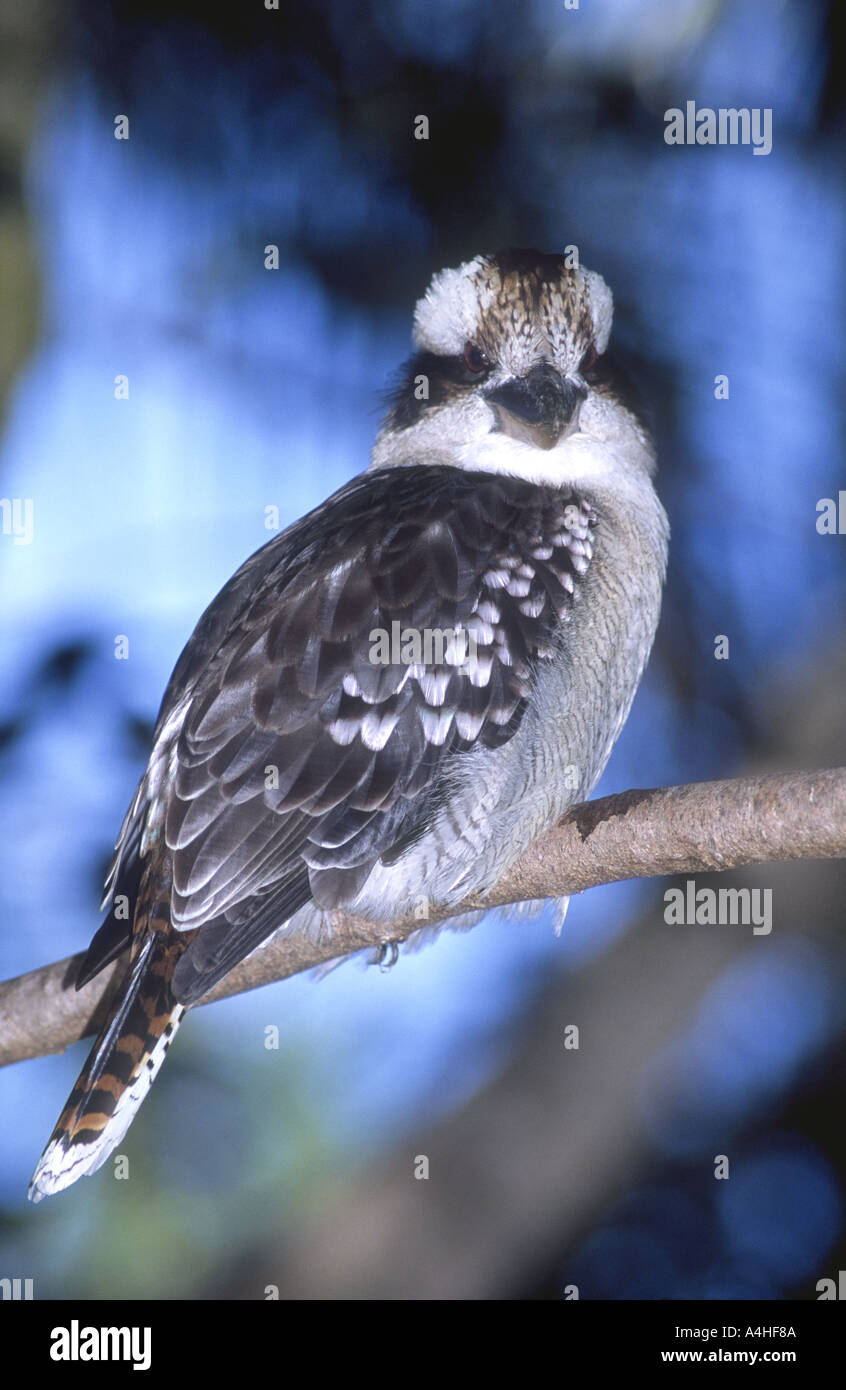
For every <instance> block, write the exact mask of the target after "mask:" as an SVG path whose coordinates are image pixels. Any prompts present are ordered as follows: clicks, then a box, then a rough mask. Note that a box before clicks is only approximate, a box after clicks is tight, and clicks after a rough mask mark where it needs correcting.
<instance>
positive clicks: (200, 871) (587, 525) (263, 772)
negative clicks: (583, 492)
mask: <svg viewBox="0 0 846 1390" xmlns="http://www.w3.org/2000/svg"><path fill="white" fill-rule="evenodd" d="M595 524H596V518H595V516H594V514H593V513H592V512H591V510H590V508H589V507H588V506H586V505H585V504H584V503H582V502H581V501H580V500H579V499H578V498H576V497H574V496H567V495H565V494H562V493H561V492H560V491H557V490H555V489H552V488H549V489H547V488H539V487H536V486H534V485H531V484H528V483H526V482H524V481H522V480H519V479H515V478H506V477H502V476H499V475H488V474H481V473H475V474H474V473H471V472H466V471H463V470H459V469H454V468H447V467H433V466H419V465H412V466H408V467H404V468H392V469H384V470H379V471H375V472H370V473H365V474H362V475H361V476H360V477H358V478H356V479H354V480H353V481H352V482H351V483H349V484H348V485H347V486H346V487H344V488H342V489H341V490H340V491H339V492H338V493H336V494H335V495H334V496H333V497H331V498H330V499H329V500H328V501H327V502H325V503H324V504H323V505H322V506H321V507H319V508H318V509H317V510H316V511H314V512H312V513H310V514H309V515H308V516H306V517H304V518H303V519H302V520H301V521H299V522H297V523H295V524H294V525H293V526H291V527H290V528H289V529H288V530H287V531H285V532H284V533H283V534H281V535H280V536H278V537H276V538H275V539H274V540H272V541H271V542H270V543H269V544H268V545H267V546H265V547H264V548H263V549H262V550H261V551H259V552H257V554H256V555H254V556H253V557H251V559H250V560H248V561H247V563H246V565H244V566H243V567H242V568H241V570H239V571H238V573H237V574H236V575H235V576H233V578H232V580H230V582H229V584H227V585H226V587H225V588H224V589H223V590H222V592H221V593H220V595H219V596H218V597H217V599H215V601H214V602H213V603H212V605H211V606H210V608H209V609H208V610H207V611H206V613H205V614H204V615H203V618H202V619H201V620H200V623H199V624H198V626H197V629H196V631H195V632H194V634H193V636H192V637H191V639H190V641H189V642H188V645H187V646H186V648H185V651H184V652H183V654H182V656H181V658H180V660H179V662H178V664H177V667H176V669H175V671H174V674H173V676H172V678H171V681H170V684H169V686H168V689H167V691H166V693H165V697H164V700H163V702H162V709H161V713H160V716H159V723H158V726H157V729H158V736H157V742H156V745H155V747H154V751H153V755H152V757H151V760H150V767H149V769H148V773H147V776H146V780H145V781H144V782H142V785H141V787H140V788H139V793H138V795H137V796H136V803H135V804H134V807H131V808H130V814H129V815H128V817H127V820H126V822H125V823H124V827H123V830H122V833H121V839H120V840H119V842H118V847H117V853H116V860H117V868H116V869H115V871H114V873H113V876H112V890H111V891H112V892H113V893H114V892H116V891H117V890H119V888H120V886H121V883H122V882H124V881H126V882H131V881H132V877H133V874H134V875H135V876H136V877H137V872H138V870H137V863H136V860H137V857H138V856H139V854H140V855H142V856H143V855H144V854H145V853H146V851H147V849H148V848H149V846H150V845H152V844H153V843H155V842H156V841H157V839H158V840H159V841H161V837H162V836H163V839H164V843H165V844H166V845H167V847H168V849H169V850H170V852H171V854H172V860H173V895H172V921H173V925H174V926H175V927H177V928H179V929H181V930H189V929H194V928H199V931H198V934H197V937H196V938H195V940H194V941H193V942H192V944H191V946H190V947H189V949H188V950H187V951H186V952H185V954H184V956H183V957H182V959H181V961H180V963H179V967H178V972H177V977H176V980H175V984H176V987H177V997H178V998H180V999H181V1000H182V1001H183V1002H186V1003H188V1002H191V1001H192V1000H194V999H196V998H198V997H199V996H200V995H201V994H203V993H204V992H205V991H206V990H207V989H209V988H210V987H211V985H212V984H213V983H215V982H216V981H217V980H218V979H220V978H221V977H222V976H223V975H224V974H225V973H226V972H227V971H228V970H230V969H231V968H232V966H233V965H234V964H236V963H237V961H238V960H240V959H242V958H243V957H244V956H245V955H247V954H248V953H249V951H251V950H253V949H254V948H255V946H257V945H258V944H259V943H260V942H261V941H262V940H263V939H264V938H265V937H266V936H268V935H269V934H270V933H271V932H272V931H273V930H274V929H275V928H276V927H278V926H279V925H280V924H281V923H283V922H284V921H286V920H287V918H289V917H290V916H291V915H293V913H294V912H295V911H296V910H297V909H298V908H299V907H300V906H302V905H303V904H304V903H306V902H308V901H309V900H310V899H312V900H314V901H315V902H316V903H317V904H318V905H319V906H320V907H325V908H331V907H337V906H342V905H343V904H345V903H348V902H350V901H351V900H352V899H353V898H354V897H355V896H356V894H357V893H358V891H359V889H360V887H361V886H362V884H363V883H364V881H365V879H366V878H367V876H368V874H369V873H370V871H371V869H372V867H373V865H374V864H375V863H376V862H377V861H379V860H380V859H381V860H382V861H383V862H390V860H391V858H392V857H393V858H396V857H397V856H398V855H399V854H400V853H401V852H402V850H403V849H404V848H405V847H406V846H407V845H408V844H410V843H411V842H412V841H413V839H415V838H416V837H417V836H419V835H421V834H422V833H424V832H425V830H426V828H427V827H428V826H429V825H430V824H431V822H432V819H433V817H434V815H435V814H436V812H437V808H438V805H439V797H442V795H443V772H444V769H445V766H446V764H447V762H448V760H449V759H450V758H451V756H452V755H453V754H462V753H467V752H468V751H470V750H472V749H474V748H477V747H487V748H491V747H496V746H498V745H500V744H502V743H503V742H505V741H507V740H508V739H509V738H511V737H512V736H513V734H514V733H515V731H516V729H517V728H518V727H519V724H520V721H521V718H522V715H523V711H524V707H525V702H526V698H527V696H528V694H529V691H530V687H531V682H532V679H533V675H534V672H535V669H536V667H537V665H538V663H543V662H544V661H547V660H549V659H550V658H551V657H552V656H553V654H554V651H555V646H556V632H557V629H558V627H559V625H560V623H561V622H562V621H566V620H567V616H568V614H569V612H570V609H571V607H572V603H573V598H574V592H575V590H576V588H577V586H578V583H579V580H580V578H581V576H582V575H583V574H584V573H585V572H586V570H587V567H588V564H589V561H590V557H591V554H592V530H593V527H594V525H595ZM396 624H398V625H399V626H398V627H397V626H395V625H396ZM377 632H380V633H385V634H386V635H387V636H386V640H387V645H388V648H389V649H388V650H387V651H386V650H385V649H384V648H382V649H381V651H380V649H378V647H377V645H376V643H377V639H376V638H375V636H374V634H375V633H377ZM427 632H429V633H430V634H431V633H433V632H440V633H444V632H447V633H448V632H453V633H456V632H457V633H464V634H466V637H467V642H468V647H469V650H468V651H467V652H465V653H462V651H461V650H460V642H461V640H462V639H461V638H459V639H458V642H457V643H456V644H455V645H454V646H453V648H452V649H450V647H449V642H448V640H447V646H446V650H445V651H444V652H443V654H441V653H440V652H439V650H438V648H437V646H434V647H433V648H430V649H427V647H426V641H425V634H426V633H427ZM414 634H417V635H418V636H417V639H416V640H417V641H418V643H419V646H418V647H417V648H415V646H414V641H415V638H414ZM392 638H393V641H394V646H393V650H390V643H391V639H392ZM432 641H433V642H436V641H437V639H436V638H433V639H432ZM473 643H475V649H474V647H473ZM374 655H375V657H376V659H375V660H374ZM380 655H381V656H387V661H384V662H383V661H380V660H379V656H380ZM462 655H464V658H465V659H464V660H463V661H461V660H460V658H461V657H462ZM177 722H178V724H179V727H178V730H176V729H175V727H174V726H175V724H176V723H177ZM102 930H105V928H104V929H102ZM98 935H99V934H98ZM95 940H96V938H95ZM90 973H91V972H90V971H89V977H90Z"/></svg>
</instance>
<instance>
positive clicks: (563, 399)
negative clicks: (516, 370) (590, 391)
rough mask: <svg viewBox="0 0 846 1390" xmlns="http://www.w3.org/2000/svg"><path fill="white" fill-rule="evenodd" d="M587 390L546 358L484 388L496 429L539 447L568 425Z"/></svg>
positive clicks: (552, 441)
mask: <svg viewBox="0 0 846 1390" xmlns="http://www.w3.org/2000/svg"><path fill="white" fill-rule="evenodd" d="M586 395H587V392H586V391H585V389H584V387H582V386H576V385H575V384H574V383H573V382H572V381H568V380H567V379H566V378H565V377H562V376H561V373H560V372H557V371H556V370H555V368H554V367H553V366H552V365H551V364H550V363H547V362H541V363H538V365H537V366H536V367H532V369H531V371H529V372H527V373H526V375H525V376H522V377H514V378H513V379H512V380H511V381H504V382H503V383H502V385H501V386H495V387H494V388H493V389H492V390H491V391H486V392H485V399H486V400H487V401H488V402H489V403H490V404H491V405H492V406H493V407H494V412H495V414H496V417H497V424H496V429H498V430H501V431H502V433H503V434H508V435H510V436H511V437H512V438H513V439H522V440H523V441H524V442H525V443H526V444H534V445H535V446H536V447H537V448H540V449H551V448H553V446H554V445H555V444H557V443H558V440H559V439H560V438H561V435H562V434H563V433H564V430H565V429H566V427H567V426H568V425H570V424H571V423H573V422H574V421H575V419H577V418H578V408H579V406H580V405H581V403H582V401H583V400H584V398H585V396H586Z"/></svg>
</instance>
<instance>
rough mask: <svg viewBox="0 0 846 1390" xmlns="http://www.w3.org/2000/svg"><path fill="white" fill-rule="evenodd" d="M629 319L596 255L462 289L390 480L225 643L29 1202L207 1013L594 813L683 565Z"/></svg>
mask: <svg viewBox="0 0 846 1390" xmlns="http://www.w3.org/2000/svg"><path fill="white" fill-rule="evenodd" d="M612 317H613V299H612V294H611V291H610V289H609V288H608V286H607V284H606V282H605V280H604V279H603V278H602V276H601V275H599V274H598V273H597V272H594V271H590V270H587V269H586V268H585V267H583V266H582V265H580V264H578V263H574V259H573V255H572V248H568V250H567V253H566V254H564V253H561V254H557V253H551V254H550V253H541V252H537V251H532V250H527V249H520V248H508V249H506V250H503V251H499V252H496V253H493V254H480V255H476V256H474V257H473V258H472V259H470V260H468V261H465V262H464V263H463V264H461V265H459V266H458V267H456V268H452V269H445V270H441V271H439V272H438V273H436V274H435V275H434V276H433V278H432V279H431V282H430V284H429V286H428V288H427V289H426V291H425V293H424V294H423V295H422V297H421V298H420V299H419V300H418V302H417V304H416V307H415V311H414V322H413V340H414V350H413V354H412V356H411V357H410V359H409V360H408V361H407V362H406V364H405V366H404V367H402V368H401V369H400V371H399V374H398V377H397V379H396V380H395V382H394V385H393V389H392V390H391V391H390V394H389V396H388V399H387V403H386V404H387V410H386V414H385V416H384V419H383V421H382V423H381V426H380V428H379V430H378V433H377V436H376V439H375V443H374V446H373V450H372V454H371V459H370V462H369V465H368V466H367V467H366V468H365V469H364V470H363V471H362V472H361V473H359V474H357V475H356V476H354V477H353V478H352V479H351V481H349V482H347V483H346V484H345V485H344V486H342V487H341V488H340V489H339V490H338V491H336V492H335V493H334V494H333V495H332V496H330V497H329V498H328V499H327V500H326V501H324V502H323V503H322V504H321V505H320V506H318V507H317V508H316V509H315V510H313V511H311V512H309V513H308V514H307V515H306V516H304V517H302V518H301V519H299V520H297V521H295V522H294V523H293V524H292V525H290V526H289V527H288V528H287V529H286V530H284V531H282V532H280V533H279V534H278V535H277V536H275V537H274V538H273V539H272V540H270V541H269V542H268V543H267V544H266V545H264V546H263V547H262V548H261V549H260V550H258V551H257V552H256V553H255V554H253V555H252V556H251V557H250V558H249V559H247V560H246V562H245V563H244V564H243V565H242V566H241V568H240V569H239V570H237V572H236V573H235V574H234V575H233V577H232V578H231V579H230V580H229V581H228V583H227V584H225V585H224V587H223V589H222V590H221V591H220V593H219V594H218V595H217V597H216V598H215V599H214V600H213V601H212V603H211V604H210V606H209V607H208V608H207V609H206V611H205V613H204V614H203V615H202V617H201V618H200V620H199V622H198V624H197V626H196V628H195V630H194V632H193V634H192V636H191V637H190V639H189V641H188V643H187V645H186V646H185V648H184V650H183V652H182V654H181V656H180V657H179V660H178V661H177V664H176V666H175V668H174V671H173V674H172V676H171V678H170V681H169V683H168V685H167V688H166V690H165V693H164V697H163V699H162V704H161V708H160V712H159V715H158V721H157V723H156V726H155V730H154V734H153V743H152V751H151V753H150V758H149V761H148V763H147V766H146V769H145V771H144V773H143V775H142V777H141V780H140V782H139V784H138V787H137V790H136V791H135V794H134V796H133V798H132V801H131V803H130V806H129V809H128V811H127V813H126V816H125V819H124V821H123V825H122V827H121V829H120V832H119V835H118V837H117V841H116V846H115V851H114V857H113V859H112V862H111V865H110V868H109V871H108V874H107V877H106V885H105V895H104V899H103V904H102V910H103V911H104V912H105V913H106V916H105V920H104V921H103V924H102V926H101V927H100V929H99V930H98V931H97V932H96V934H95V936H94V938H93V940H92V942H91V945H90V947H89V949H88V952H87V954H86V956H85V957H84V960H83V961H82V964H81V966H80V970H79V975H78V980H77V988H81V987H82V985H83V984H85V983H87V982H88V981H89V980H91V979H93V978H94V976H95V975H96V974H97V973H98V972H99V971H100V970H102V969H103V967H104V966H105V965H107V964H108V963H110V962H111V961H113V960H114V959H116V958H117V957H118V956H119V955H120V954H121V953H122V952H124V951H125V950H126V949H127V948H129V959H128V966H127V971H126V976H125V979H124V981H123V984H122V987H121V989H120V991H119V993H118V995H117V997H116V1000H115V1002H114V1004H113V1006H112V1011H111V1015H110V1017H109V1018H108V1019H107V1021H106V1023H105V1025H104V1027H103V1029H102V1031H101V1033H100V1035H99V1036H98V1038H97V1040H96V1042H95V1044H94V1047H93V1049H92V1051H91V1054H90V1056H89V1058H88V1060H87V1062H86V1063H85V1066H84V1068H83V1070H82V1073H81V1075H80V1077H79V1079H78V1081H77V1082H76V1085H75V1087H74V1089H73V1091H72V1093H71V1095H70V1097H69V1099H68V1101H67V1104H66V1106H65V1109H64V1111H63V1112H62V1115H61V1117H60V1119H59V1121H58V1124H57V1125H56V1128H55V1130H54V1131H53V1134H52V1136H51V1138H50V1140H49V1142H48V1144H47V1147H46V1148H45V1150H44V1153H43V1155H42V1157H41V1159H40V1161H39V1163H38V1165H37V1167H36V1170H35V1173H34V1175H33V1178H32V1182H31V1185H30V1189H29V1196H30V1198H31V1199H33V1200H35V1201H38V1200H40V1199H41V1198H42V1197H44V1196H46V1195H48V1194H52V1193H55V1192H58V1191H61V1190H62V1189H64V1188H66V1187H68V1186H70V1185H71V1184H72V1183H74V1182H75V1181H76V1180H77V1179H78V1178H79V1177H81V1176H83V1175H90V1174H93V1173H94V1172H96V1171H97V1170H98V1169H99V1168H100V1167H101V1166H102V1165H103V1164H104V1163H105V1161H106V1159H107V1158H108V1156H109V1155H110V1154H111V1153H112V1152H113V1151H114V1149H115V1148H116V1146H117V1145H118V1144H119V1143H120V1142H121V1141H122V1139H123V1138H124V1136H125V1134H126V1132H127V1130H128V1128H129V1125H130V1124H131V1122H132V1120H133V1118H134V1116H135V1114H136V1112H137V1110H138V1108H139V1106H140V1104H141V1103H142V1101H143V1099H144V1098H145V1096H146V1095H147V1093H148V1092H149V1089H150V1086H151V1085H152V1083H153V1081H154V1079H155V1077H156V1075H157V1073H158V1071H159V1069H160V1067H161V1065H162V1062H163V1060H164V1058H165V1055H166V1053H167V1050H168V1048H169V1046H170V1043H171V1042H172V1040H173V1037H174V1034H175V1033H176V1031H177V1029H178V1027H179V1026H180V1024H181V1023H182V1021H183V1018H184V1016H185V1013H186V1010H187V1009H189V1008H190V1007H191V1006H192V1005H193V1004H195V1003H196V1002H197V1001H198V1000H199V999H201V998H202V996H203V995H204V994H206V993H207V991H208V990H209V989H211V988H212V986H213V985H215V984H216V983H217V982H218V981H219V980H221V979H222V978H223V977H224V976H225V975H226V974H227V973H228V972H229V971H230V970H232V968H233V967H234V966H235V965H236V964H237V963H238V962H239V961H241V960H243V959H244V958H245V957H246V956H248V955H250V954H251V953H252V952H253V951H255V950H257V949H259V948H260V947H261V946H262V945H263V944H264V943H266V942H267V941H269V940H270V939H272V938H273V937H274V936H276V935H277V934H278V933H280V932H282V933H286V934H291V935H295V934H303V935H305V936H308V937H310V938H312V939H326V938H328V939H330V940H331V931H332V921H333V914H336V913H338V912H341V913H344V912H349V913H353V914H355V916H356V917H358V918H363V919H365V920H368V921H372V922H373V923H375V924H379V925H381V927H382V928H383V939H384V941H385V942H386V943H388V942H390V941H391V935H390V933H391V923H392V922H393V921H396V920H397V919H398V918H400V917H402V916H405V915H406V914H407V913H408V910H409V905H410V904H412V903H415V902H419V901H420V900H421V899H422V901H424V903H425V904H426V905H427V908H431V909H432V910H433V911H434V909H436V908H437V909H438V913H439V915H440V916H441V917H444V916H448V915H449V912H450V911H451V910H452V909H453V908H456V907H458V906H459V905H460V904H461V903H462V902H463V901H464V900H465V899H467V898H468V897H469V896H471V895H474V894H483V893H484V891H485V890H486V889H487V888H489V887H490V886H492V885H493V884H494V883H495V882H496V880H497V879H498V878H499V877H500V876H501V875H502V874H503V873H504V872H505V871H506V870H507V869H508V868H509V866H510V865H511V864H513V863H514V862H515V861H516V860H517V859H518V858H519V856H520V855H521V854H522V853H523V852H524V851H525V850H526V849H527V848H528V846H529V845H530V844H531V843H532V841H533V840H534V839H535V838H536V837H537V836H538V835H539V834H540V833H541V832H542V831H543V830H544V829H546V828H548V827H549V826H551V825H552V824H554V823H555V822H556V821H557V820H558V819H559V818H560V817H561V816H562V815H564V814H565V812H566V811H567V809H568V808H569V807H570V806H572V805H573V804H575V803H577V802H580V801H583V800H585V799H586V798H587V797H588V795H589V794H590V792H591V790H592V788H593V787H594V785H595V784H596V782H597V780H598V778H599V776H600V774H601V773H602V771H603V769H604V767H605V765H606V763H607V761H608V758H609V756H610V753H611V750H612V748H613V746H614V743H615V742H616V740H617V738H618V736H619V734H620V731H621V729H622V727H623V725H624V723H625V720H626V718H627V716H628V713H629V710H630V707H631V704H632V700H633V698H634V695H635V692H636V690H637V687H638V685H639V683H640V679H641V676H642V674H643V671H644V668H645V665H646V662H647V659H648V657H649V654H650V650H651V648H652V644H653V639H654V636H655V631H656V628H657V624H658V619H659V614H660V608H661V598H662V590H663V584H664V578H665V571H666V562H667V550H668V539H669V525H668V520H667V516H666V513H665V511H664V508H663V506H662V504H661V502H660V501H659V498H658V496H657V493H656V491H655V487H654V475H655V471H656V455H655V448H654V444H653V440H652V435H651V432H650V429H649V426H648V424H647V421H646V419H645V417H644V414H643V411H642V409H641V407H640V405H639V404H638V401H637V397H636V395H635V394H634V393H633V391H632V388H631V385H630V383H629V379H628V377H627V375H626V373H625V371H624V369H623V368H622V367H621V364H620V363H619V361H618V360H617V358H616V356H615V354H614V353H613V352H612V351H611V350H610V349H609V339H610V334H611V325H612ZM397 632H398V633H399V636H400V638H401V642H400V645H399V647H397V644H396V643H393V644H392V643H390V642H389V643H387V644H385V643H381V642H379V641H376V640H374V634H375V635H376V637H378V636H379V634H385V633H388V634H393V635H396V633H397ZM445 632H446V633H449V634H451V637H450V640H449V641H448V642H447V644H446V646H443V644H442V645H441V647H440V648H436V647H435V646H431V645H430V648H429V649H427V647H426V643H425V641H423V640H422V638H425V637H426V636H427V635H431V634H433V633H440V634H443V633H445ZM415 637H418V638H421V640H420V641H416V642H415V641H414V640H412V639H413V638H415ZM458 639H461V640H458ZM458 921H459V923H460V916H459V918H458Z"/></svg>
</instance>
